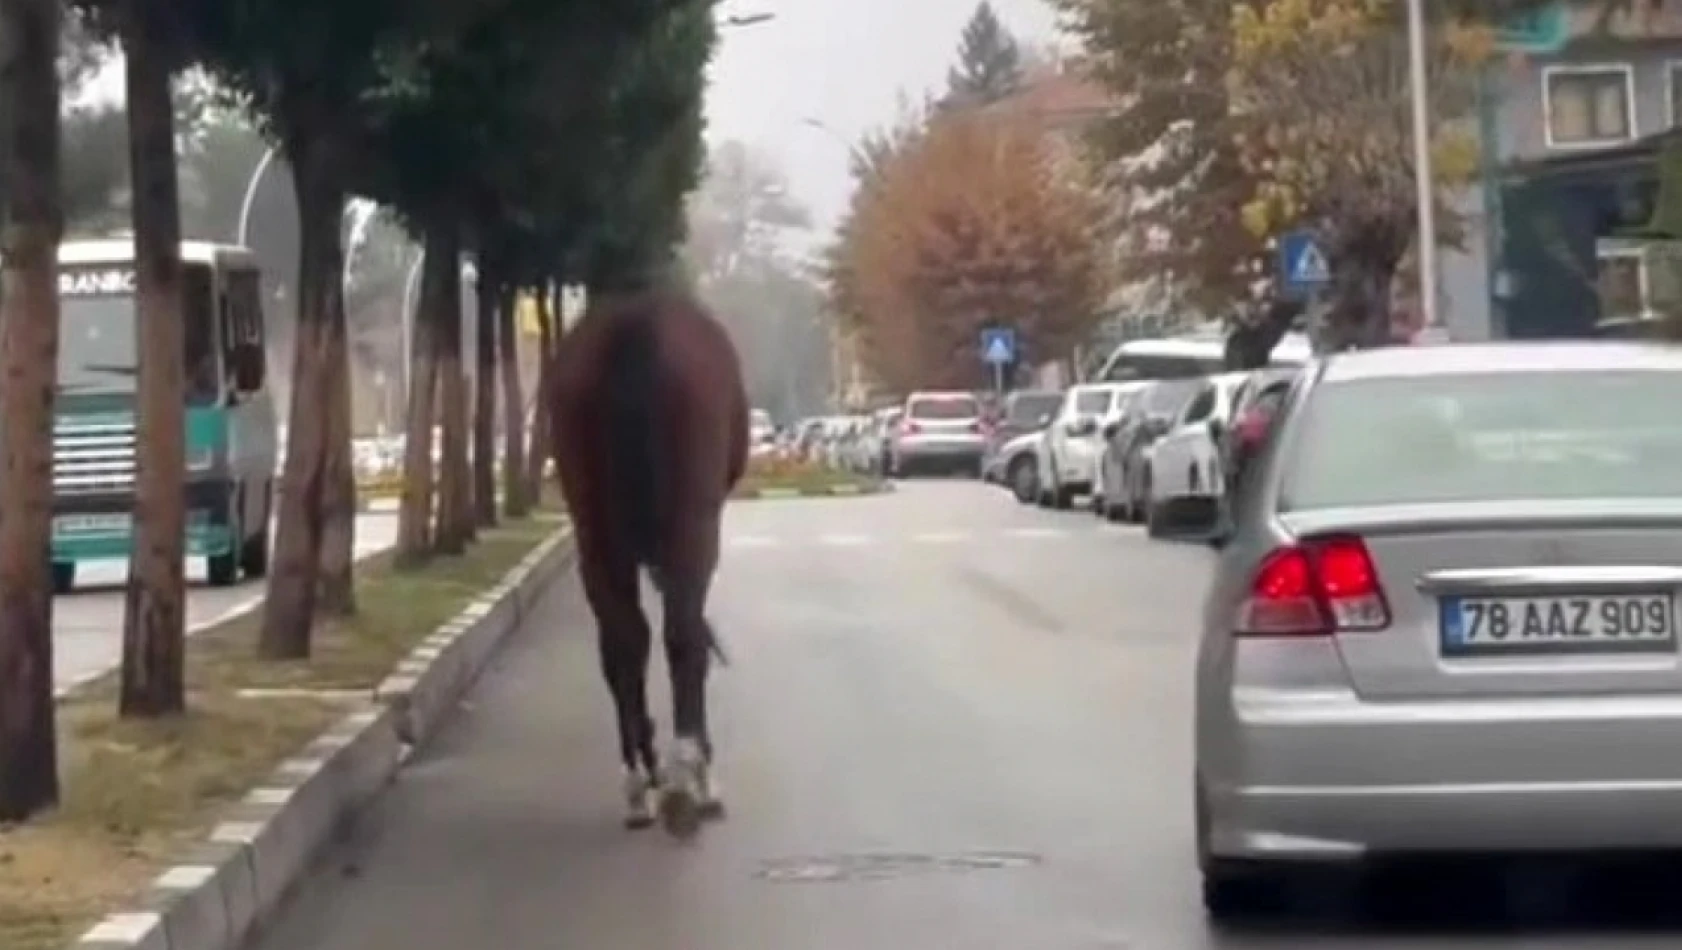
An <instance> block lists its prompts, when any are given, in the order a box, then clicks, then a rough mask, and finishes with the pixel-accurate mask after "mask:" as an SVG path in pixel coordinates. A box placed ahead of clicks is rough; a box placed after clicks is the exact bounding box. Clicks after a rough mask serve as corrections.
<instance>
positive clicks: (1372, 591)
mask: <svg viewBox="0 0 1682 950" xmlns="http://www.w3.org/2000/svg"><path fill="white" fill-rule="evenodd" d="M1388 626H1390V605H1389V604H1388V603H1387V602H1386V601H1385V599H1384V590H1383V588H1382V587H1381V586H1380V584H1379V581H1378V569H1377V568H1376V567H1375V566H1374V565H1373V560H1372V555H1371V554H1370V553H1369V552H1368V551H1367V546H1366V544H1365V542H1363V541H1362V540H1361V539H1360V538H1353V537H1330V538H1316V539H1314V540H1311V541H1307V542H1304V543H1302V544H1299V545H1292V546H1290V547H1284V548H1279V549H1278V550H1275V551H1273V552H1271V553H1269V554H1268V555H1267V556H1266V557H1264V558H1262V562H1261V564H1260V566H1258V567H1257V568H1256V573H1255V577H1254V579H1252V580H1251V582H1250V595H1249V596H1248V597H1246V598H1245V599H1244V602H1243V603H1242V604H1240V605H1239V607H1238V615H1237V617H1236V618H1234V623H1233V632H1234V633H1235V634H1236V635H1238V636H1243V637H1288V636H1329V635H1331V634H1333V633H1340V632H1357V631H1372V630H1383V629H1384V628H1386V627H1388Z"/></svg>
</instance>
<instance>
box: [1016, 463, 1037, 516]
mask: <svg viewBox="0 0 1682 950" xmlns="http://www.w3.org/2000/svg"><path fill="white" fill-rule="evenodd" d="M1009 481H1010V490H1011V493H1012V494H1014V495H1016V500H1017V501H1019V502H1021V503H1023V504H1024V505H1026V504H1029V503H1031V502H1033V501H1034V500H1035V499H1036V498H1038V497H1039V493H1040V486H1039V473H1037V472H1035V471H1034V460H1033V458H1031V457H1029V456H1022V457H1020V458H1017V459H1015V460H1014V461H1012V462H1011V463H1010V479H1009Z"/></svg>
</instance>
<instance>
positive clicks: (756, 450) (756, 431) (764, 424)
mask: <svg viewBox="0 0 1682 950" xmlns="http://www.w3.org/2000/svg"><path fill="white" fill-rule="evenodd" d="M738 418H740V417H738ZM748 420H749V421H748V446H749V448H748V451H749V453H750V454H751V455H753V456H754V457H761V456H766V455H770V454H772V453H773V452H774V451H776V448H777V425H776V423H775V422H772V421H771V414H770V413H769V412H766V411H765V410H763V409H754V410H752V411H751V412H750V413H749V416H748Z"/></svg>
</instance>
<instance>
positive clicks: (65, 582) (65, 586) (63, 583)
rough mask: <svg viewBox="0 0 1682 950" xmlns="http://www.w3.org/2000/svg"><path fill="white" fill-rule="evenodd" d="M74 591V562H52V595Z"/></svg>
mask: <svg viewBox="0 0 1682 950" xmlns="http://www.w3.org/2000/svg"><path fill="white" fill-rule="evenodd" d="M75 589H76V562H75V561H54V562H53V593H55V594H68V593H70V592H71V591H72V590H75Z"/></svg>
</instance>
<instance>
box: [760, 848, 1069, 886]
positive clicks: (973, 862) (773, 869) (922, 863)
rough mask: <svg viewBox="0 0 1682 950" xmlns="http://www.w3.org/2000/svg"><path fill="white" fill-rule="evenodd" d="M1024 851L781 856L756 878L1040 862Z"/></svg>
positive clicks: (889, 874) (838, 877)
mask: <svg viewBox="0 0 1682 950" xmlns="http://www.w3.org/2000/svg"><path fill="white" fill-rule="evenodd" d="M1040 861H1041V858H1040V856H1039V855H1037V854H1029V853H1027V852H1024V851H962V852H958V853H955V854H893V853H888V854H882V853H878V854H840V855H828V856H819V857H803V858H782V859H778V860H775V861H767V862H765V863H764V864H763V865H761V866H760V869H759V873H758V874H757V875H756V876H757V877H760V878H763V879H764V880H767V881H775V882H778V883H784V884H819V883H835V882H843V881H885V880H889V879H892V878H901V877H911V876H913V875H918V874H967V873H970V872H972V871H1000V870H1006V869H1009V868H1022V867H1032V866H1034V865H1037V864H1039V863H1040Z"/></svg>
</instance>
